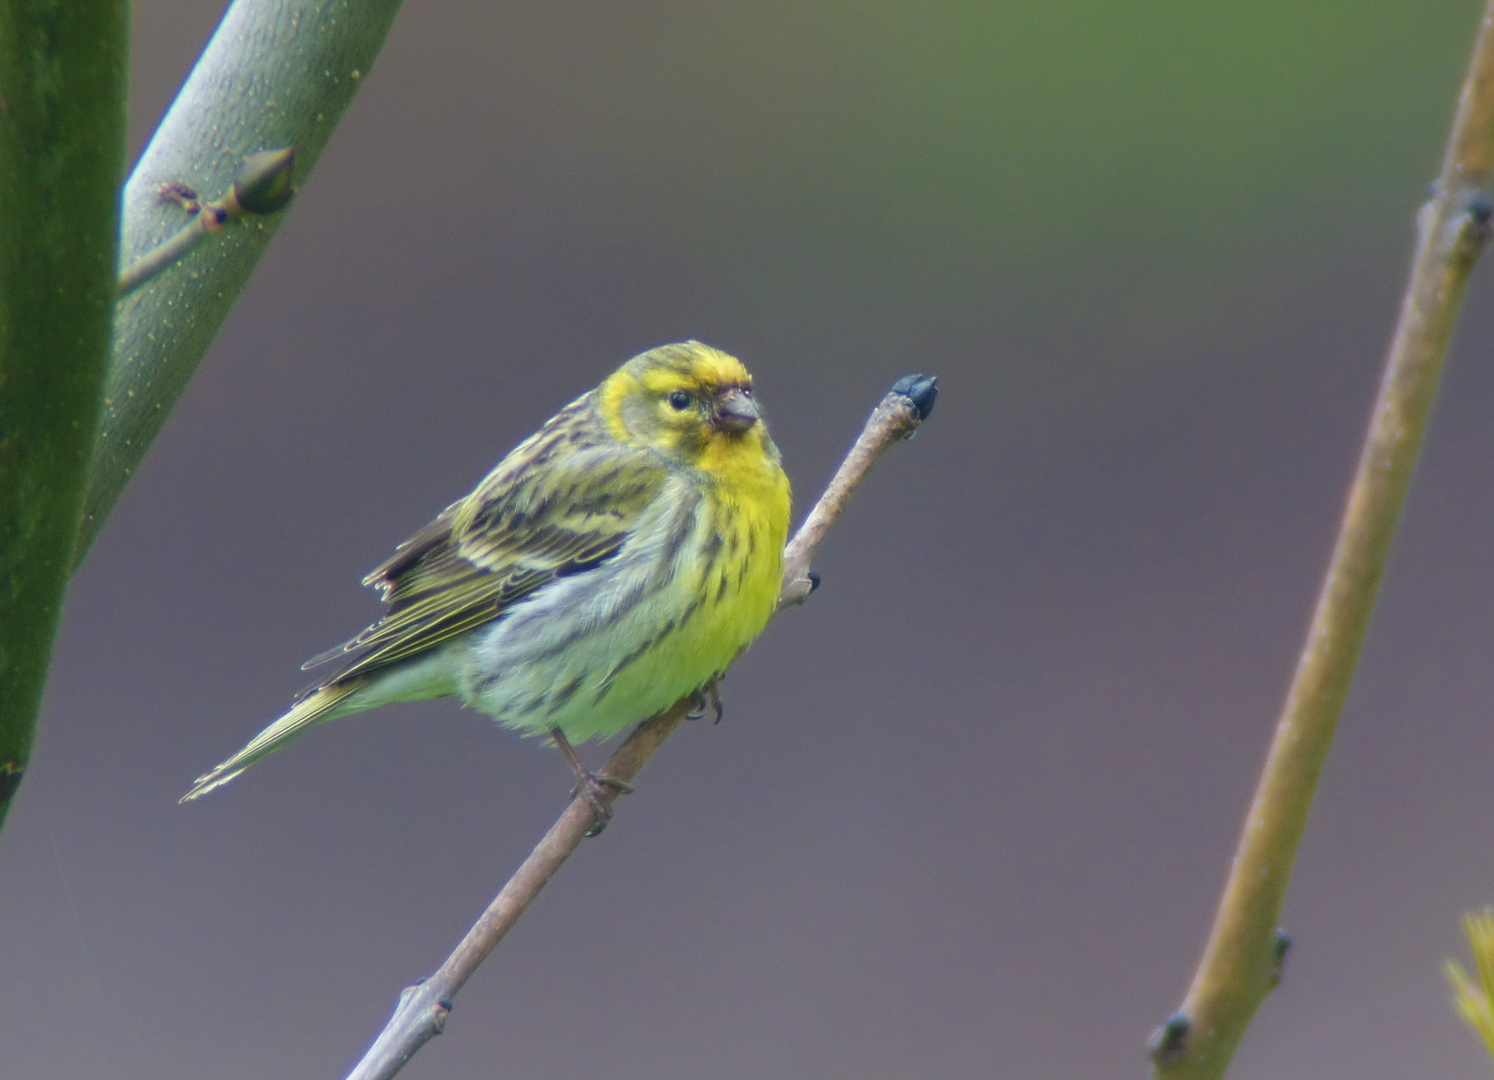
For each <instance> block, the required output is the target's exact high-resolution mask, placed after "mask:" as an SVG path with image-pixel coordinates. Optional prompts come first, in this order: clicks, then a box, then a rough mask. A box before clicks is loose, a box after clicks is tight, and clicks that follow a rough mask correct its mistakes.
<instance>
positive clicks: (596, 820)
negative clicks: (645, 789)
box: [571, 772, 635, 836]
mask: <svg viewBox="0 0 1494 1080" xmlns="http://www.w3.org/2000/svg"><path fill="white" fill-rule="evenodd" d="M607 788H611V789H612V790H613V791H614V792H616V793H617V794H618V795H631V794H633V791H634V790H635V789H634V787H633V785H632V784H630V783H628V782H627V781H626V780H619V779H618V778H617V777H615V776H608V775H607V774H606V773H594V772H588V773H587V774H586V776H585V778H583V779H582V780H581V782H580V783H579V784H577V785H576V786H575V787H573V788H571V798H573V799H574V798H576V797H577V796H580V797H581V798H583V799H585V800H586V805H587V806H589V807H591V817H592V825H591V828H589V829H587V830H586V835H587V836H599V835H600V834H601V832H602V830H603V829H605V828H606V827H607V822H609V821H611V820H612V807H611V805H610V804H609V803H608V802H607V800H606V799H604V798H603V796H604V795H605V793H606V791H605V789H607Z"/></svg>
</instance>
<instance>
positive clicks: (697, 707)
mask: <svg viewBox="0 0 1494 1080" xmlns="http://www.w3.org/2000/svg"><path fill="white" fill-rule="evenodd" d="M706 709H711V710H713V711H714V712H715V714H716V721H715V722H716V723H718V724H719V723H721V718H722V717H723V716H725V715H726V709H725V708H724V707H723V706H722V704H721V684H720V683H718V682H710V683H706V685H704V686H702V687H701V688H700V689H699V690H697V691H695V693H693V694H691V695H690V711H689V712H687V713H686V714H685V719H686V720H699V719H700V718H701V717H702V716H704V715H705V714H706Z"/></svg>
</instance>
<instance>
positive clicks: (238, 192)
mask: <svg viewBox="0 0 1494 1080" xmlns="http://www.w3.org/2000/svg"><path fill="white" fill-rule="evenodd" d="M295 157H296V151H295V148H294V147H290V146H287V147H285V148H284V149H282V150H261V151H260V152H259V153H257V154H250V155H249V156H248V157H246V158H245V159H244V163H243V164H242V165H240V166H239V171H238V173H237V174H236V175H235V176H234V178H233V197H234V198H235V199H236V200H238V204H239V206H241V207H243V209H244V212H245V213H247V214H273V213H274V212H275V211H276V210H279V209H280V208H281V207H283V206H284V205H285V204H286V203H288V202H290V200H291V196H292V195H294V194H295V193H296V189H295V187H294V186H293V185H292V184H291V179H292V175H291V174H292V171H293V166H294V165H295Z"/></svg>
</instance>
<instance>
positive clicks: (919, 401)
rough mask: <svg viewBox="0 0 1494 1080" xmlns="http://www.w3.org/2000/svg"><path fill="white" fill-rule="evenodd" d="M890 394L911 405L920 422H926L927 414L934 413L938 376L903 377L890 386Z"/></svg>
mask: <svg viewBox="0 0 1494 1080" xmlns="http://www.w3.org/2000/svg"><path fill="white" fill-rule="evenodd" d="M892 392H893V393H894V394H901V395H902V396H903V397H905V398H907V399H908V400H909V401H911V402H912V403H913V407H914V408H915V409H917V410H918V419H919V421H920V422H921V421H924V420H927V419H928V418H929V413H931V412H933V411H934V398H936V397H938V396H939V376H937V375H904V376H903V377H902V378H901V379H899V380H898V381H897V382H895V383H893V384H892Z"/></svg>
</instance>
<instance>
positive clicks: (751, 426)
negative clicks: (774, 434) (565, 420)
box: [600, 341, 778, 465]
mask: <svg viewBox="0 0 1494 1080" xmlns="http://www.w3.org/2000/svg"><path fill="white" fill-rule="evenodd" d="M600 399H601V400H600V407H601V413H602V417H603V419H604V420H605V421H606V423H607V426H608V428H609V429H610V430H611V431H612V433H613V435H615V436H616V437H617V438H619V439H622V440H623V441H628V442H639V443H643V444H645V445H647V446H650V447H652V448H653V449H655V450H659V451H662V452H663V453H666V454H668V455H670V456H671V457H676V458H679V459H681V460H684V461H688V462H690V463H691V464H695V465H706V464H708V463H710V462H714V461H719V460H723V459H726V458H731V457H735V456H737V455H739V454H743V453H747V454H759V455H761V454H764V453H766V454H768V455H769V456H770V457H771V458H772V459H773V460H776V459H777V456H778V451H777V448H776V447H774V446H773V442H772V440H771V439H769V438H768V435H767V430H766V428H765V427H764V425H763V422H762V417H761V416H760V415H759V413H758V409H757V403H756V402H755V401H754V400H753V397H752V376H751V375H750V374H749V373H748V371H747V369H746V368H745V367H743V366H742V362H741V361H740V360H738V359H737V358H736V357H734V356H728V355H727V354H726V353H724V352H719V351H718V350H716V349H713V348H711V347H710V346H709V345H702V344H700V343H699V342H698V341H690V342H685V343H684V344H681V345H663V346H660V347H659V348H657V349H652V350H650V351H649V352H646V353H643V354H642V355H641V356H635V357H634V358H633V359H632V360H629V361H628V362H627V363H626V364H624V365H623V366H622V367H621V368H619V369H618V370H617V372H616V373H614V374H613V375H611V376H610V377H609V378H608V379H607V381H606V382H604V383H603V384H602V386H601V388H600Z"/></svg>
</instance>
